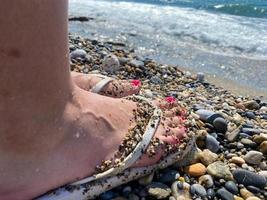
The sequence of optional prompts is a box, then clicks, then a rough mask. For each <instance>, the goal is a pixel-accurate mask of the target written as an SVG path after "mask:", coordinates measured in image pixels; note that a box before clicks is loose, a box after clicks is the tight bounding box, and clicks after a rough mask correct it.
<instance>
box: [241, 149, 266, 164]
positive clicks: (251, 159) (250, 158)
mask: <svg viewBox="0 0 267 200" xmlns="http://www.w3.org/2000/svg"><path fill="white" fill-rule="evenodd" d="M262 159H263V154H262V153H261V152H259V151H249V152H248V153H247V154H246V155H245V157H244V160H245V161H246V162H247V163H249V164H253V165H258V164H260V163H261V160H262Z"/></svg>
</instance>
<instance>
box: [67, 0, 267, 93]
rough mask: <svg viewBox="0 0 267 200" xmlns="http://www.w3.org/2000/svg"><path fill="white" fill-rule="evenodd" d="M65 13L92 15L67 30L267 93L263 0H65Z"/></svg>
mask: <svg viewBox="0 0 267 200" xmlns="http://www.w3.org/2000/svg"><path fill="white" fill-rule="evenodd" d="M70 15H72V16H88V17H91V18H93V19H94V20H91V21H89V22H86V23H80V22H71V23H70V31H71V32H72V33H78V34H80V35H82V36H85V37H89V38H94V39H99V40H110V39H112V40H116V41H121V42H125V43H127V44H128V45H130V46H132V47H134V48H135V49H136V50H137V53H138V54H139V55H141V56H143V57H151V58H153V59H156V60H157V61H159V62H162V63H167V64H175V65H178V66H183V67H185V68H187V69H189V70H193V71H195V72H204V73H206V74H208V75H210V76H212V77H214V78H215V79H216V78H218V79H223V80H225V82H227V81H228V80H229V82H231V83H232V84H236V85H240V86H243V87H245V88H252V89H253V90H255V91H258V93H257V94H259V95H260V94H261V93H262V94H263V93H265V94H266V92H267V1H266V0H206V1H205V0H124V1H121V0H106V1H102V0H70ZM228 86H229V85H227V86H226V87H228Z"/></svg>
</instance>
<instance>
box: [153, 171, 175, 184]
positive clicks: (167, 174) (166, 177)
mask: <svg viewBox="0 0 267 200" xmlns="http://www.w3.org/2000/svg"><path fill="white" fill-rule="evenodd" d="M179 177H180V174H179V173H178V171H176V170H165V171H164V172H163V173H161V174H160V175H159V177H158V178H157V181H158V182H161V183H172V182H174V181H175V180H177V179H178V178H179Z"/></svg>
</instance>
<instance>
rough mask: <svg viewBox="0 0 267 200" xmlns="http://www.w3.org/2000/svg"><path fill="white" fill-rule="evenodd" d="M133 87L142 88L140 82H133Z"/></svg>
mask: <svg viewBox="0 0 267 200" xmlns="http://www.w3.org/2000/svg"><path fill="white" fill-rule="evenodd" d="M131 83H132V86H134V87H140V86H141V85H142V83H141V81H140V80H132V82H131Z"/></svg>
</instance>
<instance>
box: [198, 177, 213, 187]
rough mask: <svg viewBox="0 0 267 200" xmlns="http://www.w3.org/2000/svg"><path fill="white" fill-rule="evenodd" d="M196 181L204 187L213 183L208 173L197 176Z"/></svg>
mask: <svg viewBox="0 0 267 200" xmlns="http://www.w3.org/2000/svg"><path fill="white" fill-rule="evenodd" d="M198 182H199V184H200V185H203V186H204V187H205V188H210V187H212V186H213V185H214V182H213V178H212V176H211V175H209V174H206V175H203V176H201V177H199V179H198Z"/></svg>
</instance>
